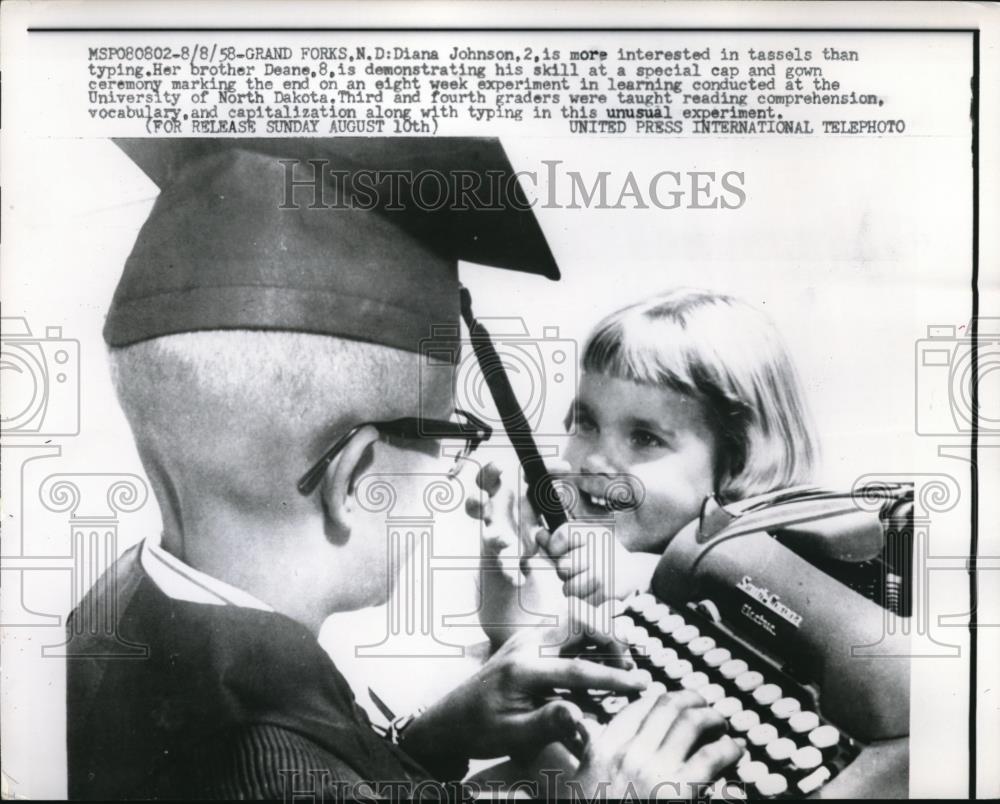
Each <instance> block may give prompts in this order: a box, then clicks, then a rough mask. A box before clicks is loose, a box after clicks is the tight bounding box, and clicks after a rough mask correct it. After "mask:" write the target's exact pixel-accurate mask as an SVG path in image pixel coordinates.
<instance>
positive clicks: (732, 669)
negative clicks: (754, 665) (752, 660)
mask: <svg viewBox="0 0 1000 804" xmlns="http://www.w3.org/2000/svg"><path fill="white" fill-rule="evenodd" d="M749 669H750V666H749V665H748V664H747V663H746V662H745V661H743V660H742V659H730V660H729V661H728V662H726V663H725V664H724V665H722V667H720V668H719V672H720V673H721V674H722V677H723V678H724V679H727V680H728V681H732V680H733V679H734V678H736V676H738V675H740V673H745V672H746V671H747V670H749Z"/></svg>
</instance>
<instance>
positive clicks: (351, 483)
mask: <svg viewBox="0 0 1000 804" xmlns="http://www.w3.org/2000/svg"><path fill="white" fill-rule="evenodd" d="M378 437H379V435H378V430H376V429H375V428H374V427H370V426H368V427H362V428H361V429H360V430H358V432H357V433H355V434H354V436H353V437H352V438H351V440H350V441H348V442H347V445H346V446H345V447H344V448H343V449H342V450H341V451H340V453H339V454H338V455H337V457H336V458H334V460H333V461H332V462H331V463H330V465H329V466H328V467H326V472H325V474H324V475H323V481H322V483H321V484H320V496H321V498H322V500H323V509H324V510H325V511H326V516H327V528H326V530H327V536H328V537H333V535H334V534H339V535H340V537H339V539H336V540H337V541H341V542H342V541H346V539H347V536H348V535H349V534H350V531H351V527H352V524H353V516H354V512H355V511H356V510H357V499H356V498H355V493H354V492H355V485H356V482H357V479H358V478H359V477H361V475H362V474H363V473H364V471H365V469H367V468H368V467H369V466H370V465H371V462H372V453H373V451H374V446H375V442H376V441H378ZM331 540H334V538H331Z"/></svg>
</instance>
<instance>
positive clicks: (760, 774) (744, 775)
mask: <svg viewBox="0 0 1000 804" xmlns="http://www.w3.org/2000/svg"><path fill="white" fill-rule="evenodd" d="M769 773H770V771H769V770H768V769H767V765H765V764H764V763H763V762H759V761H757V760H753V761H751V762H744V763H743V764H742V765H740V766H739V768H737V769H736V775H737V776H739V777H740V781H741V782H743V783H744V784H753V783H754V782H757V781H759V780H761V779H766V778H767V776H768V774H769Z"/></svg>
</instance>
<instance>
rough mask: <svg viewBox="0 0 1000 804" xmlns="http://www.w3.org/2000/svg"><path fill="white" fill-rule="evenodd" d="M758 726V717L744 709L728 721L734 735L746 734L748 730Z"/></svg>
mask: <svg viewBox="0 0 1000 804" xmlns="http://www.w3.org/2000/svg"><path fill="white" fill-rule="evenodd" d="M759 724H760V715H758V714H757V713H756V712H754V711H753V709H744V710H743V711H741V712H737V713H736V714H735V715H733V716H732V717H731V718H730V719H729V725H730V726H731V727H732V730H733V733H734V734H746V733H747V732H748V731H750V729H752V728H753V727H754V726H757V725H759Z"/></svg>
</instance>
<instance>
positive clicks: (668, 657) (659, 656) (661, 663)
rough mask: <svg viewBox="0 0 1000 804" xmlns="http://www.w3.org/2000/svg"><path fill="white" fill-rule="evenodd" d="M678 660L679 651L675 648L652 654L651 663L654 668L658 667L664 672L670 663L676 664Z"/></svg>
mask: <svg viewBox="0 0 1000 804" xmlns="http://www.w3.org/2000/svg"><path fill="white" fill-rule="evenodd" d="M678 658H679V657H678V656H677V651H675V650H674V649H673V648H661V649H660V650H658V651H656V652H655V653H651V654H650V656H649V662H650V664H652V665H653V667H658V668H659V669H661V670H662V669H663V668H664V667H666V666H667V664H669V663H670V662H676V661H677V659H678Z"/></svg>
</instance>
